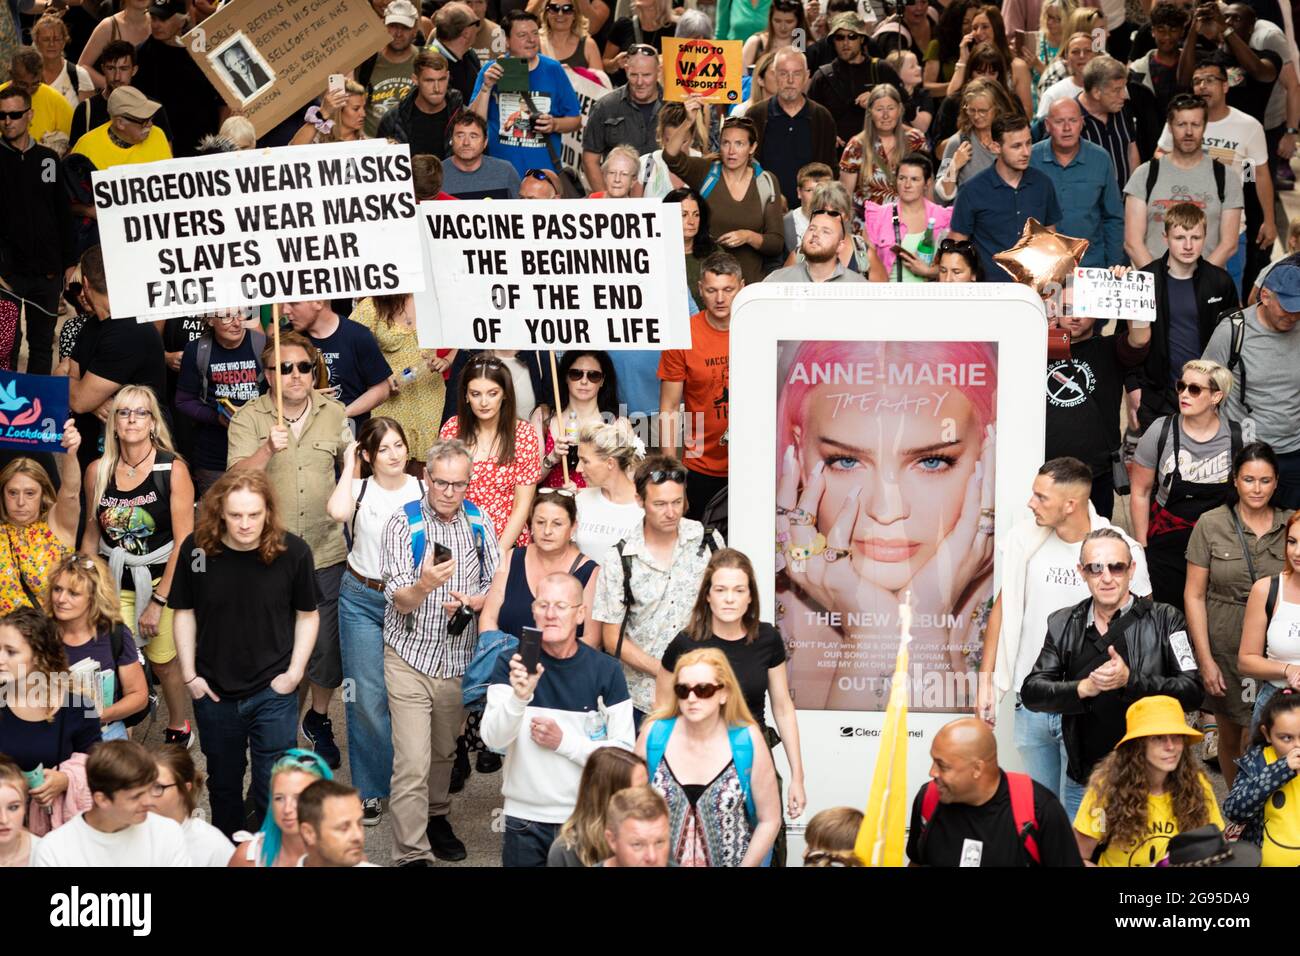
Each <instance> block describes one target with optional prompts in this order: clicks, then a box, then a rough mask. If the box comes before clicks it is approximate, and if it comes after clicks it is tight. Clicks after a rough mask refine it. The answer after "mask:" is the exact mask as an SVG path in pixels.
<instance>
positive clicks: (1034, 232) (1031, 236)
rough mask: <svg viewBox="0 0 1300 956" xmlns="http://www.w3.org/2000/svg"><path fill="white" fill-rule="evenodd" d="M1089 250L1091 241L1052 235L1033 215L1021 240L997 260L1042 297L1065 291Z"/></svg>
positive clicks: (1027, 222)
mask: <svg viewBox="0 0 1300 956" xmlns="http://www.w3.org/2000/svg"><path fill="white" fill-rule="evenodd" d="M1087 250H1088V240H1087V239H1075V238H1074V237H1073V236H1063V235H1061V234H1060V233H1059V232H1052V230H1050V229H1048V228H1047V227H1046V226H1044V225H1043V224H1042V223H1041V222H1039V221H1038V220H1037V219H1034V218H1033V217H1032V216H1031V217H1030V218H1029V219H1028V221H1026V222H1025V229H1024V232H1022V233H1021V234H1020V240H1019V241H1018V242H1017V243H1016V244H1015V245H1014V246H1012V247H1011V248H1010V249H1007V250H1005V251H1003V252H999V253H996V254H995V255H994V256H993V261H994V262H996V263H998V265H1000V266H1002V268H1004V269H1006V270H1007V272H1009V273H1011V278H1013V279H1015V281H1017V282H1022V283H1024V284H1025V285H1027V286H1029V287H1030V288H1031V289H1033V290H1034V291H1035V292H1037V293H1038V294H1039V295H1048V294H1050V293H1051V292H1053V291H1054V290H1053V288H1052V287H1053V286H1055V287H1056V289H1063V288H1064V287H1065V283H1066V280H1068V279H1069V278H1070V274H1071V273H1072V272H1073V271H1074V268H1075V266H1077V265H1078V264H1079V261H1080V260H1081V259H1082V258H1083V254H1084V253H1085V252H1086V251H1087Z"/></svg>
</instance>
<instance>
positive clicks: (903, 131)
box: [853, 83, 907, 187]
mask: <svg viewBox="0 0 1300 956" xmlns="http://www.w3.org/2000/svg"><path fill="white" fill-rule="evenodd" d="M880 100H893V101H894V105H896V106H897V107H898V122H897V124H896V125H895V126H894V155H895V157H897V158H898V159H902V158H903V156H905V155H906V154H907V124H906V123H904V122H903V113H904V112H905V110H904V108H903V96H902V94H901V93H899V92H898V87H896V86H894V84H892V83H877V84H876V85H875V86H873V87H872V88H871V92H870V93H869V94H868V95H867V108H866V109H865V110H864V111H863V113H864V116H863V118H862V132H861V133H859V134H858V135H857V136H855V137H853V138H854V139H859V138H860V139H861V141H862V165H861V166H859V167H858V184H859V185H861V184H862V183H864V182H870V181H871V180H872V179H873V178H874V177H875V174H876V168H877V167H879V168H880V169H882V170H884V173H885V179H886V181H887V182H888V183H889V185H890V186H891V187H892V186H893V185H894V167H892V166H890V164H889V158H888V157H887V156H884V155H882V154H881V153H880V152H878V151H877V150H876V140H877V138H878V136H879V134H878V133H877V132H876V121H875V117H874V116H872V114H871V107H873V106H875V105H876V103H877V102H878V101H880Z"/></svg>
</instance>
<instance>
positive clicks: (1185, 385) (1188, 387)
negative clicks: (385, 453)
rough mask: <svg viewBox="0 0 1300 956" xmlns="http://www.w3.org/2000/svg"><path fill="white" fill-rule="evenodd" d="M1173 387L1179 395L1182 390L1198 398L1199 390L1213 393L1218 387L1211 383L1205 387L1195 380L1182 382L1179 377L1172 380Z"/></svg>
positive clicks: (1199, 395)
mask: <svg viewBox="0 0 1300 956" xmlns="http://www.w3.org/2000/svg"><path fill="white" fill-rule="evenodd" d="M1174 389H1175V390H1176V391H1177V392H1178V394H1179V395H1181V394H1183V392H1186V393H1187V394H1188V395H1190V396H1191V397H1192V398H1200V397H1201V392H1208V393H1210V394H1213V393H1215V392H1217V391H1218V389H1217V388H1215V387H1214V386H1213V385H1211V386H1209V387H1208V388H1207V387H1206V386H1204V385H1197V384H1196V383H1195V382H1184V381H1183V380H1182V379H1181V378H1180V379H1179V380H1178V381H1176V382H1174Z"/></svg>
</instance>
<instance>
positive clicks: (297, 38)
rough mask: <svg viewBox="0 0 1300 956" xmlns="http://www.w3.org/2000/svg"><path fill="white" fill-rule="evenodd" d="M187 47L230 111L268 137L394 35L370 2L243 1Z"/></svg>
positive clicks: (192, 36)
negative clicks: (331, 81) (334, 77)
mask: <svg viewBox="0 0 1300 956" xmlns="http://www.w3.org/2000/svg"><path fill="white" fill-rule="evenodd" d="M183 40H184V43H185V46H186V47H187V48H188V49H189V51H190V56H192V57H194V61H195V62H196V63H197V64H198V65H199V69H201V70H202V71H203V73H204V75H205V76H207V78H208V80H209V81H210V82H211V83H212V85H213V87H214V88H215V89H216V90H217V92H218V93H220V94H221V96H222V98H223V99H224V100H225V101H226V103H227V105H228V106H229V107H230V108H231V109H232V110H240V111H242V112H243V114H244V115H245V116H247V117H248V119H249V120H250V121H251V122H252V124H253V128H254V129H255V130H256V131H257V135H258V136H263V135H265V134H266V133H267V132H269V131H270V130H271V129H273V128H275V126H276V125H277V124H279V123H281V122H283V121H284V120H285V119H286V118H287V117H289V116H292V115H293V114H295V113H298V112H300V111H302V110H304V109H305V108H306V107H307V105H308V104H309V103H311V102H312V101H313V100H315V99H316V98H317V97H318V96H320V95H321V94H322V93H323V92H324V91H325V87H326V84H327V82H328V80H329V76H330V74H331V73H344V72H347V71H349V70H352V69H353V68H354V67H356V66H358V65H359V64H360V63H362V62H363V61H364V60H365V59H366V58H367V57H369V56H370V55H371V54H373V53H377V52H379V51H380V50H381V49H383V47H384V45H385V44H386V43H387V42H388V31H387V30H386V29H385V27H384V24H383V21H382V20H380V18H379V17H377V16H376V15H375V12H374V9H373V8H372V7H371V5H370V3H369V2H368V0H242V2H240V3H237V4H232V5H230V6H226V7H223V8H222V9H220V10H218V11H217V12H216V13H214V14H213V15H212V16H210V17H208V18H207V19H206V20H204V21H203V22H202V23H201V24H200V25H199V26H197V27H195V28H194V29H193V30H191V31H189V32H188V33H186V34H185V36H184V38H183Z"/></svg>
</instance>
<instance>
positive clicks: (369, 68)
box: [357, 53, 379, 96]
mask: <svg viewBox="0 0 1300 956" xmlns="http://www.w3.org/2000/svg"><path fill="white" fill-rule="evenodd" d="M378 62H379V54H378V53H376V54H375V55H374V56H372V57H370V58H369V59H367V60H366V61H365V62H364V63H362V64H361V65H360V66H359V67H357V82H358V83H360V84H361V85H362V86H364V87H365V88H366V94H367V96H369V94H370V92H371V89H370V78H371V77H372V76H373V75H374V73H375V64H376V63H378Z"/></svg>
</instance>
